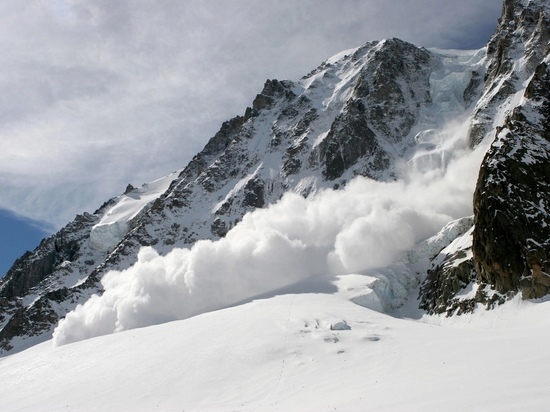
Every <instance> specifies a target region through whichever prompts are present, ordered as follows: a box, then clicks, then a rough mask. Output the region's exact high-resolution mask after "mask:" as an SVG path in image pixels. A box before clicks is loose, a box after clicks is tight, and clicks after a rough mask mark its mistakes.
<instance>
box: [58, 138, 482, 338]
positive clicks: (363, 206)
mask: <svg viewBox="0 0 550 412" xmlns="http://www.w3.org/2000/svg"><path fill="white" fill-rule="evenodd" d="M457 133H459V134H461V135H462V136H463V135H464V134H463V130H458V131H457ZM453 150H454V151H455V153H456V152H461V153H462V155H461V156H460V157H458V158H457V159H456V160H454V161H451V162H450V163H448V164H447V167H445V168H444V169H441V168H436V170H433V171H431V172H422V173H420V172H418V171H415V170H416V169H415V167H414V164H409V165H408V166H409V171H408V174H407V178H406V179H403V180H399V181H395V182H389V183H382V182H377V181H373V180H369V179H365V178H361V177H359V178H356V179H354V180H353V181H351V182H350V183H349V184H348V185H347V186H346V187H345V188H344V189H342V190H338V191H333V190H324V191H320V192H318V193H317V194H316V195H315V196H313V197H311V198H307V199H304V198H303V197H301V196H299V195H296V194H291V193H289V194H286V195H285V196H284V197H283V198H282V199H281V200H280V201H279V202H278V203H276V204H274V205H271V206H269V207H267V208H265V209H259V210H256V211H254V212H252V213H249V214H247V215H246V216H244V218H243V220H242V221H241V222H240V223H239V224H238V225H236V226H235V227H234V228H233V229H232V230H231V231H230V232H229V233H228V234H227V235H226V237H224V238H222V239H220V240H218V241H209V240H202V241H199V242H197V243H196V244H195V245H194V246H193V247H192V248H190V249H175V250H173V251H171V252H170V253H168V254H167V255H166V256H159V255H158V253H157V252H156V251H155V250H154V249H153V248H151V247H145V248H143V249H142V250H141V251H140V252H139V256H138V261H137V263H135V264H134V265H133V266H132V267H130V268H128V269H126V270H124V271H113V272H110V273H108V274H106V275H105V276H104V278H103V280H102V283H103V286H104V288H105V292H104V293H103V295H102V296H93V297H92V298H91V299H90V300H89V301H88V302H86V303H85V304H84V305H79V306H78V307H77V308H76V309H75V310H74V311H73V312H71V313H69V314H68V315H67V316H66V318H65V319H64V320H62V321H61V322H60V324H59V326H58V327H57V328H56V330H55V332H54V343H55V344H57V345H62V344H65V343H70V342H73V341H77V340H81V339H86V338H89V337H92V336H97V335H103V334H108V333H113V332H118V331H123V330H128V329H132V328H137V327H143V326H148V325H152V324H157V323H161V322H167V321H171V320H177V319H183V318H186V317H190V316H193V315H196V314H199V313H203V312H206V311H211V310H216V309H219V308H223V307H227V306H229V305H232V304H236V303H238V302H240V301H243V300H245V299H249V298H252V297H254V296H257V295H259V294H262V293H265V292H268V291H273V290H276V289H278V288H281V287H285V286H289V285H292V284H294V283H296V282H299V281H301V280H304V279H306V278H309V277H312V276H334V275H342V274H351V273H362V272H365V271H367V270H370V269H376V268H383V267H385V266H387V265H390V264H391V263H393V262H395V261H396V260H397V259H399V258H400V257H401V256H402V255H403V253H404V252H405V251H407V250H409V249H411V248H412V247H413V246H414V245H415V243H417V242H419V241H421V240H423V239H425V238H427V237H429V236H432V235H433V234H435V233H436V232H437V231H438V230H439V229H440V228H441V227H442V226H443V225H445V224H446V223H447V222H449V221H450V220H452V219H454V218H458V217H462V216H466V215H470V214H471V213H472V210H471V209H472V205H471V199H472V191H473V187H474V184H475V179H476V176H477V171H478V167H479V162H480V160H481V156H482V154H483V150H482V149H480V150H477V151H476V152H473V153H467V152H464V151H462V150H460V149H457V148H455V149H453ZM448 155H450V153H448ZM436 163H438V164H439V161H438V162H436ZM369 275H370V273H369Z"/></svg>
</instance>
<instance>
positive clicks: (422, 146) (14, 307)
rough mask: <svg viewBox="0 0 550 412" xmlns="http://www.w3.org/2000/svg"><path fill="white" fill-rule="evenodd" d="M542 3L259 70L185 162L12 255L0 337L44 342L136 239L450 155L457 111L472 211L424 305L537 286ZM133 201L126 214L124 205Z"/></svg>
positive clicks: (229, 220)
mask: <svg viewBox="0 0 550 412" xmlns="http://www.w3.org/2000/svg"><path fill="white" fill-rule="evenodd" d="M548 13H549V10H548V6H546V5H545V4H544V3H543V2H542V1H527V0H506V1H505V3H504V7H503V16H502V18H501V20H500V22H499V26H498V27H497V30H496V32H495V34H494V35H493V37H492V38H491V39H490V41H489V43H488V46H487V48H486V49H484V50H480V51H476V52H460V53H459V52H453V51H438V50H427V49H424V48H419V47H416V46H414V45H412V44H409V43H406V42H403V41H401V40H399V39H388V40H383V41H379V42H370V43H367V44H365V45H364V46H362V47H359V48H357V49H353V50H349V51H346V52H343V53H340V54H339V55H336V56H334V57H332V58H331V59H328V60H327V61H325V62H324V63H323V64H322V65H320V66H319V67H318V68H317V69H315V70H313V71H312V72H311V73H309V74H308V75H306V76H304V77H303V78H302V79H300V80H299V81H286V80H285V81H278V80H268V81H266V83H265V85H264V87H263V90H262V91H261V93H260V94H258V95H257V97H256V98H255V99H254V101H253V103H252V106H251V107H249V108H247V109H246V110H245V111H244V114H243V115H242V116H237V117H235V118H233V119H231V120H229V121H227V122H225V123H224V124H223V125H222V126H221V128H220V130H219V132H218V133H217V134H216V135H215V136H214V137H212V139H210V141H209V142H208V143H207V144H206V146H205V148H204V149H203V150H202V151H201V152H200V153H198V154H197V155H196V156H195V157H194V158H193V159H192V161H191V162H190V163H189V164H188V165H187V166H186V167H185V168H184V169H182V171H180V172H177V173H174V174H172V175H169V176H167V177H166V178H164V179H161V180H162V184H158V185H156V184H152V185H149V186H143V187H141V188H138V189H136V188H134V187H128V189H127V190H126V192H125V194H123V195H121V196H120V197H118V198H116V199H111V200H110V201H108V202H106V203H105V204H104V205H103V206H102V207H101V208H100V209H98V210H97V211H96V212H94V213H93V214H83V215H81V216H77V218H76V219H75V221H73V222H71V223H70V224H69V225H67V226H66V227H65V228H63V229H62V230H61V231H60V232H58V233H57V234H55V235H53V236H52V237H50V238H48V239H45V240H44V241H43V242H42V243H41V244H40V246H39V247H38V248H37V249H36V250H35V251H33V252H32V253H28V254H26V255H24V256H23V257H21V258H20V259H18V260H17V261H16V262H15V264H14V266H13V267H12V268H11V269H10V271H9V272H8V274H7V275H6V277H5V278H4V279H3V280H2V283H1V285H0V298H1V309H0V319H1V321H2V324H1V325H0V327H1V330H0V347H1V348H2V349H3V350H4V351H9V350H10V349H12V348H13V347H15V348H20V347H23V346H24V345H29V344H32V343H34V342H38V341H40V340H44V339H47V338H48V337H49V336H51V332H52V330H53V327H54V326H55V324H56V323H57V321H58V320H59V319H60V318H62V317H63V316H64V315H65V314H66V313H67V312H68V311H70V310H72V309H73V308H74V307H76V305H77V304H79V303H83V302H85V301H86V300H87V299H88V298H89V297H90V296H91V295H92V294H94V293H101V290H102V285H101V278H102V276H103V275H104V274H105V273H107V272H108V271H109V270H121V269H125V268H127V267H129V266H130V265H132V264H133V263H134V261H135V259H136V256H137V253H138V251H139V249H140V248H141V247H143V246H153V247H154V248H155V249H156V250H157V251H158V252H159V253H161V254H164V253H167V252H169V251H170V250H172V249H174V248H176V247H189V246H191V245H193V244H194V243H195V242H197V241H198V240H201V239H213V240H215V239H219V238H220V237H223V236H225V234H226V233H227V232H228V231H229V230H231V228H232V227H234V226H235V225H236V224H237V223H238V222H239V221H240V220H241V219H242V218H243V216H244V215H245V214H246V213H247V212H249V211H253V210H255V209H257V208H262V207H266V206H267V205H270V204H272V203H274V202H276V201H277V200H278V199H280V198H281V196H283V194H284V193H286V192H289V191H292V192H295V193H299V194H301V195H302V196H304V197H308V196H314V195H315V193H316V192H317V191H319V190H321V189H323V188H329V189H330V188H332V189H334V190H338V189H339V188H342V187H345V186H346V184H347V183H348V182H349V181H350V180H351V179H353V178H354V177H355V176H365V177H368V178H371V179H375V180H379V181H393V180H396V179H397V180H398V179H401V178H403V170H402V169H403V165H404V164H406V165H407V167H409V168H411V167H412V168H414V169H415V170H417V171H419V172H422V171H423V170H424V169H425V168H426V167H427V165H428V166H433V164H434V162H435V163H437V165H438V166H441V167H444V166H445V164H444V163H445V160H444V156H442V155H441V148H440V147H439V146H438V143H437V141H438V139H441V132H442V130H443V128H444V126H445V125H446V124H447V122H448V121H449V120H451V119H454V118H461V119H463V118H466V119H467V123H468V124H469V127H468V141H469V145H470V147H471V148H475V147H477V146H479V145H480V144H482V142H488V141H489V142H490V141H493V140H494V141H493V143H492V145H491V147H490V149H489V150H488V152H487V154H486V157H485V159H484V161H483V163H482V167H481V171H480V175H479V180H478V183H477V188H476V191H475V195H474V218H467V219H465V220H464V219H463V220H461V221H460V222H461V223H460V225H459V226H460V227H461V229H460V230H459V231H456V233H454V235H453V236H446V237H445V241H444V242H442V243H437V244H438V245H439V248H440V249H442V250H438V251H435V252H436V253H435V255H436V256H435V257H434V259H433V262H432V266H433V267H432V269H431V270H430V271H429V272H428V273H427V274H426V275H425V276H424V275H420V278H419V281H422V280H424V277H425V281H424V284H423V286H422V288H421V296H420V306H421V307H422V308H424V309H425V310H427V311H428V312H429V313H448V314H452V313H457V312H458V313H461V312H464V311H469V310H473V309H474V308H475V307H476V305H477V304H479V303H483V304H488V305H489V306H490V305H492V304H493V303H495V302H499V301H502V300H503V299H505V298H506V296H507V295H510V294H514V293H516V292H517V291H518V290H521V291H522V293H523V294H524V296H525V297H526V298H531V297H538V296H542V295H544V294H546V293H547V292H548V290H549V287H550V282H547V280H546V277H547V275H546V272H545V267H547V263H548V260H547V259H548V256H550V249H549V244H548V239H549V236H548V234H549V233H548V232H547V230H548V227H549V226H548V223H550V222H549V221H548V220H550V218H549V215H548V213H547V211H548V201H549V200H548V193H549V192H550V191H549V188H550V185H549V183H550V176H549V174H548V173H549V172H548V167H547V165H548V153H549V151H548V149H549V147H548V145H549V141H550V137H549V136H550V129H549V127H550V126H549V123H548V122H549V120H548V119H549V118H550V117H549V116H550V113H549V108H548V90H550V89H549V88H548V86H549V85H550V84H549V80H548V78H549V74H548V63H549V60H550V59H549V57H548V49H549V47H548V39H549V38H550V34H549V20H548V16H549V14H548ZM495 136H496V137H495ZM128 204H130V205H133V206H132V207H130V206H128V208H129V209H131V210H132V211H135V213H126V212H125V213H122V212H120V210H121V209H123V210H124V211H127V210H129V209H128V208H126V206H125V205H128ZM520 212H521V213H523V214H521V213H520ZM520 215H521V216H525V218H522V219H518V218H517V217H518V216H520ZM122 216H124V217H122ZM472 224H473V226H472ZM449 230H450V229H448V230H447V231H449ZM511 233H512V234H513V236H510V234H511ZM438 252H439V253H438ZM467 290H471V291H472V292H471V293H470V294H468V293H465V291H467Z"/></svg>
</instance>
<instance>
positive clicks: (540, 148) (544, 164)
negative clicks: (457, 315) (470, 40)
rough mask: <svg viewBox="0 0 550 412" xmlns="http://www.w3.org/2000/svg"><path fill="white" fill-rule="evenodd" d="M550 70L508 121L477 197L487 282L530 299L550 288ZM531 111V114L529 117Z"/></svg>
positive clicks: (541, 72) (477, 234)
mask: <svg viewBox="0 0 550 412" xmlns="http://www.w3.org/2000/svg"><path fill="white" fill-rule="evenodd" d="M549 91H550V71H549V70H548V65H547V64H546V63H541V64H540V65H539V66H538V67H537V69H536V70H535V74H534V76H533V78H532V80H531V82H530V84H529V86H528V87H527V90H526V91H525V94H524V97H525V98H526V99H528V101H526V102H525V104H524V105H522V106H518V107H517V108H516V109H515V110H514V112H513V113H512V114H511V115H510V117H509V118H508V119H507V120H506V123H505V124H504V128H503V129H502V130H501V131H500V132H499V134H498V135H497V138H496V140H495V142H494V143H493V145H492V147H491V149H490V150H489V152H488V153H487V156H486V158H485V160H484V162H483V166H482V168H481V171H480V175H479V181H478V185H477V189H476V192H475V195H474V205H475V213H476V222H475V225H476V230H475V231H474V238H473V240H474V241H473V252H474V260H475V264H476V270H477V272H478V274H479V277H480V279H481V280H482V281H485V282H487V283H489V284H490V285H494V287H495V288H496V290H497V291H499V292H501V293H505V292H508V291H514V290H517V289H518V288H520V287H521V290H522V292H523V296H524V298H533V297H541V296H544V295H545V294H547V293H548V291H549V290H550V274H549V273H548V272H549V266H548V263H549V257H550V214H549V211H550V198H549V193H550V103H549V96H548V94H549ZM524 113H526V114H524Z"/></svg>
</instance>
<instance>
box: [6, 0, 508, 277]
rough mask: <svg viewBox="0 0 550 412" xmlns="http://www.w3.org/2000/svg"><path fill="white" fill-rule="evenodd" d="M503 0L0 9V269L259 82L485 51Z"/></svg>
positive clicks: (198, 139)
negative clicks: (364, 62) (384, 54)
mask: <svg viewBox="0 0 550 412" xmlns="http://www.w3.org/2000/svg"><path fill="white" fill-rule="evenodd" d="M500 10H501V0H486V1H483V2H479V1H477V0H465V1H462V2H455V1H453V0H415V1H414V2H412V1H410V0H392V1H387V0H363V1H358V0H357V1H354V0H348V1H345V2H342V1H328V0H315V1H314V0H310V1H308V0H303V1H300V2H295V1H293V0H281V1H278V2H264V1H260V0H255V1H250V0H224V1H221V0H213V1H208V2H205V1H193V0H191V1H185V2H183V1H182V2H173V1H160V2H159V1H146V0H137V1H130V0H120V1H117V2H112V1H108V0H104V1H95V2H87V1H79V0H36V1H26V2H17V1H8V2H2V3H1V4H0V55H1V56H2V63H3V64H2V67H3V70H2V71H1V72H0V210H2V213H0V245H1V247H2V250H0V273H4V272H5V271H6V270H7V268H8V267H9V266H10V265H11V263H12V262H13V260H14V258H15V257H17V256H19V255H21V254H22V253H23V252H24V251H25V250H27V249H33V248H34V247H35V246H36V245H37V244H38V242H39V239H40V238H41V237H42V236H44V235H48V234H51V233H53V232H54V231H55V230H57V229H59V228H60V227H62V226H63V225H64V224H66V223H68V222H69V221H70V220H72V219H73V218H74V216H75V215H76V214H77V213H82V212H84V211H87V212H93V211H94V210H95V209H97V208H98V207H99V206H100V205H101V204H102V203H103V202H104V201H106V200H107V199H109V198H111V197H113V196H117V195H119V194H120V193H122V192H123V191H124V189H125V188H126V185H127V184H128V183H132V184H133V185H134V186H138V185H141V184H142V183H144V182H148V181H151V180H154V179H157V178H159V177H161V176H164V175H167V174H169V173H170V172H172V171H174V170H177V169H180V168H182V167H184V166H185V165H186V164H187V163H188V162H189V160H190V159H191V158H192V157H193V155H194V154H196V153H197V152H198V151H200V150H201V149H202V147H203V146H204V144H205V143H206V141H207V140H208V139H209V138H210V137H211V136H213V135H214V134H215V133H216V131H217V130H218V129H219V127H220V125H221V123H222V122H223V121H224V120H227V119H229V118H231V117H233V116H236V115H241V114H243V113H244V110H245V108H246V107H247V106H250V105H251V103H252V100H253V99H254V96H255V95H256V94H257V93H259V92H260V91H261V89H262V86H263V83H264V82H265V80H266V79H267V78H277V79H291V80H292V79H298V78H300V77H301V76H303V75H305V74H306V73H308V72H309V71H311V70H312V69H314V68H315V67H316V66H317V65H319V64H320V63H321V62H322V61H324V60H326V59H327V58H329V57H330V56H332V55H334V54H336V53H338V52H339V51H341V50H345V49H349V48H353V47H357V46H360V45H362V44H364V43H366V42H367V41H371V40H379V39H383V38H389V37H398V38H401V39H403V40H406V41H410V42H412V43H415V44H417V45H420V46H425V47H439V48H461V49H464V48H466V49H472V48H479V47H482V46H483V45H484V44H485V43H486V41H487V39H488V38H489V36H490V34H491V33H492V31H493V30H494V27H495V26H496V22H497V18H498V17H499V15H500Z"/></svg>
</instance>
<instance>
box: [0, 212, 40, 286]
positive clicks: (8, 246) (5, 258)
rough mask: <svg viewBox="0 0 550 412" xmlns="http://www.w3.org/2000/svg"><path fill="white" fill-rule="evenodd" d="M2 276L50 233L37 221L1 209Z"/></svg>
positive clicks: (0, 274) (0, 249)
mask: <svg viewBox="0 0 550 412" xmlns="http://www.w3.org/2000/svg"><path fill="white" fill-rule="evenodd" d="M0 228H1V229H0V276H4V275H5V274H6V272H7V271H8V270H9V268H10V267H11V265H12V264H13V262H14V261H15V259H17V258H18V257H19V256H21V255H22V254H23V253H25V251H27V250H30V251H32V250H34V248H35V247H36V246H38V245H39V244H40V241H41V240H42V239H43V238H44V237H45V236H48V235H49V234H50V233H49V231H48V230H47V229H42V228H40V227H39V226H38V225H37V223H36V222H32V221H30V220H28V219H23V218H20V217H18V216H16V215H14V214H13V213H11V212H10V211H7V210H1V209H0Z"/></svg>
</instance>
